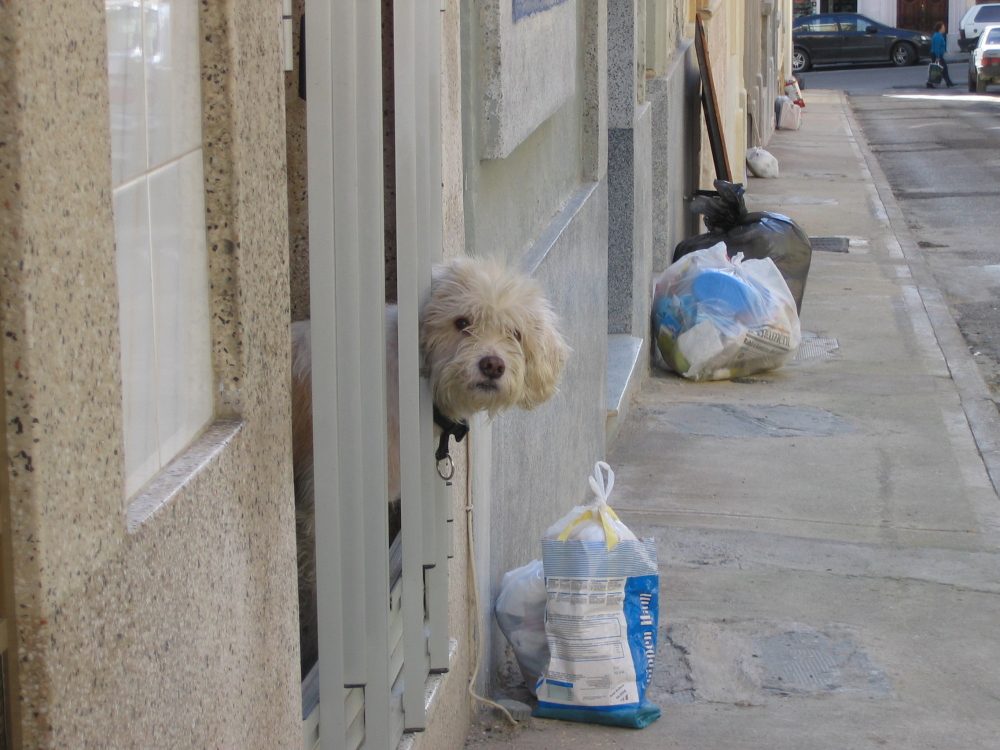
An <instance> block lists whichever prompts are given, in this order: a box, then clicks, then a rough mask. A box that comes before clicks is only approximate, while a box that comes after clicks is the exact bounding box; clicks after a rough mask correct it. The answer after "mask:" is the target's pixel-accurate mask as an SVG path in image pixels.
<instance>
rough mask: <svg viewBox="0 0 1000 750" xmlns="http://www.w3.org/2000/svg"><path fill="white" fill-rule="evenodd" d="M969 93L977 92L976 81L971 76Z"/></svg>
mask: <svg viewBox="0 0 1000 750" xmlns="http://www.w3.org/2000/svg"><path fill="white" fill-rule="evenodd" d="M969 91H970V92H972V93H975V91H976V79H975V78H973V77H972V75H971V74H970V75H969Z"/></svg>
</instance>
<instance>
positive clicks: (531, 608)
mask: <svg viewBox="0 0 1000 750" xmlns="http://www.w3.org/2000/svg"><path fill="white" fill-rule="evenodd" d="M545 599H546V594H545V575H544V572H543V569H542V561H541V560H532V561H531V562H530V563H528V564H527V565H523V566H522V567H520V568H517V569H515V570H511V571H508V572H507V573H505V574H504V577H503V581H501V582H500V593H499V594H498V595H497V601H496V605H495V606H494V612H495V614H496V618H497V624H498V625H499V626H500V630H501V631H503V634H504V637H506V638H507V641H508V642H509V643H510V645H511V648H513V649H514V657H515V658H516V659H517V664H518V666H519V667H520V668H521V675H522V676H523V677H524V682H525V684H526V685H527V686H528V690H530V691H531V692H532V694H534V692H535V685H536V684H537V683H538V681H539V679H540V678H541V676H542V674H543V673H544V672H545V667H546V666H548V663H549V642H548V637H547V636H546V634H545Z"/></svg>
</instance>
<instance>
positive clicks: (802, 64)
mask: <svg viewBox="0 0 1000 750" xmlns="http://www.w3.org/2000/svg"><path fill="white" fill-rule="evenodd" d="M811 67H812V60H810V59H809V53H808V52H806V51H805V50H804V49H802V48H801V47H796V48H795V49H794V50H792V70H793V71H794V72H796V73H799V72H801V71H803V70H809V68H811Z"/></svg>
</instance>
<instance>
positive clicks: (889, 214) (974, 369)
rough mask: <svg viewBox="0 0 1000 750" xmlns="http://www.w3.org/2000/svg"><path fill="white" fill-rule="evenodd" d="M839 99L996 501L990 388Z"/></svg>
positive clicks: (999, 451) (998, 443) (998, 416)
mask: <svg viewBox="0 0 1000 750" xmlns="http://www.w3.org/2000/svg"><path fill="white" fill-rule="evenodd" d="M839 94H840V98H841V101H842V103H843V105H844V113H845V116H846V117H847V123H848V127H849V128H850V136H851V138H852V139H853V140H854V143H855V144H856V146H857V148H858V151H859V155H860V157H861V158H862V159H863V160H864V163H865V166H866V167H867V172H868V176H869V178H870V179H871V182H872V185H873V187H874V193H873V195H872V196H871V198H872V201H873V203H876V206H875V208H876V212H877V213H878V214H879V218H880V219H882V220H883V222H884V224H885V226H886V229H887V230H888V231H889V233H890V235H892V236H893V237H894V238H895V242H896V244H897V245H898V251H897V252H893V248H890V255H891V256H894V257H899V258H902V259H904V260H905V261H906V263H907V265H908V266H909V269H910V274H911V276H912V277H913V279H914V281H915V282H916V287H915V288H916V292H917V294H916V296H918V297H919V299H920V303H921V306H922V307H921V308H920V309H919V310H913V311H911V314H913V313H916V314H919V315H920V316H921V317H922V318H924V320H925V322H926V325H929V326H930V330H931V331H932V332H933V336H934V339H935V340H936V343H937V348H938V350H939V351H940V354H941V356H942V357H943V358H944V361H945V364H946V365H947V368H948V373H949V374H950V376H951V379H952V381H953V382H954V384H955V388H956V390H957V391H958V396H959V399H960V401H961V404H962V410H963V411H964V413H965V418H966V421H967V422H968V424H969V429H970V430H971V432H972V437H973V439H974V440H975V442H976V447H977V448H978V450H979V455H980V456H981V458H982V460H983V465H984V466H985V468H986V472H987V474H988V475H989V478H990V482H991V483H992V484H993V490H994V491H995V492H996V493H997V494H998V495H1000V411H998V409H997V404H996V402H994V400H993V398H992V396H991V395H990V390H989V387H988V386H987V384H986V381H985V380H984V379H983V375H982V373H981V372H980V370H979V365H978V364H976V361H975V360H974V359H973V356H972V353H971V352H970V351H969V346H968V344H967V343H966V341H965V337H964V336H963V335H962V332H961V330H960V329H959V327H958V323H957V322H956V321H955V318H954V316H953V315H952V313H951V310H949V309H948V305H947V302H946V301H945V299H944V296H943V295H942V294H941V290H940V289H939V288H938V286H937V283H936V282H935V281H934V277H933V274H932V273H931V270H930V267H929V266H928V265H927V262H926V261H925V260H924V256H923V253H922V252H921V250H920V247H919V246H918V245H917V242H916V240H915V239H914V237H913V235H912V234H911V232H910V229H909V226H908V225H907V223H906V219H905V217H904V216H903V212H902V209H900V207H899V204H898V203H897V202H896V197H895V196H894V195H893V194H892V187H891V185H890V184H889V181H888V179H887V178H886V176H885V173H884V172H883V171H882V168H881V167H880V166H879V163H878V160H877V159H876V158H875V155H874V154H873V153H872V151H871V149H869V147H868V142H867V140H866V139H865V137H864V134H863V133H862V131H861V127H860V125H859V124H858V121H857V118H855V116H854V110H853V109H851V104H850V100H849V99H848V98H847V95H846V94H845V93H844V92H843V91H841V92H839ZM897 253H898V255H897Z"/></svg>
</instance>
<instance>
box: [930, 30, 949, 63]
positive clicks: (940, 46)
mask: <svg viewBox="0 0 1000 750" xmlns="http://www.w3.org/2000/svg"><path fill="white" fill-rule="evenodd" d="M947 51H948V40H947V39H945V38H944V34H942V33H941V32H940V31H935V32H934V36H932V37H931V57H932V58H934V59H935V60H937V59H938V58H939V57H944V53H945V52H947Z"/></svg>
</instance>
